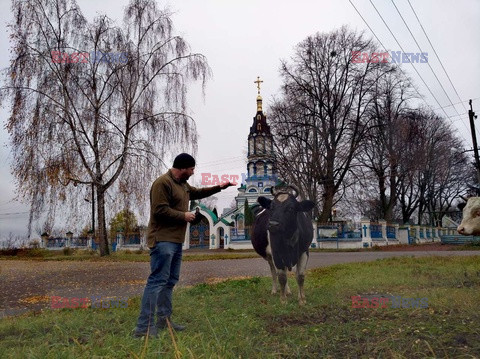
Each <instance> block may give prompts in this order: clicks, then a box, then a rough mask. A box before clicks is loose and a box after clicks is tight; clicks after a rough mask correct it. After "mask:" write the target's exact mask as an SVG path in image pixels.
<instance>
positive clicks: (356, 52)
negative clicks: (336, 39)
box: [352, 51, 361, 64]
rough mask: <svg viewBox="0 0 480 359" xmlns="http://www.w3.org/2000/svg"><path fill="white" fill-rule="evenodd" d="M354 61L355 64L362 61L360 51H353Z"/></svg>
mask: <svg viewBox="0 0 480 359" xmlns="http://www.w3.org/2000/svg"><path fill="white" fill-rule="evenodd" d="M352 62H353V63H354V64H358V63H360V62H361V61H360V51H352Z"/></svg>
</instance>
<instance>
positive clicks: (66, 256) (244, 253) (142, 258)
mask: <svg viewBox="0 0 480 359" xmlns="http://www.w3.org/2000/svg"><path fill="white" fill-rule="evenodd" d="M12 251H13V250H4V251H3V252H8V253H9V254H2V251H0V260H19V259H21V260H34V261H94V262H150V255H149V251H146V250H145V251H142V250H133V251H132V250H121V251H117V252H111V253H110V255H109V256H104V257H100V255H99V252H98V251H94V250H84V249H69V248H65V249H64V250H47V249H20V250H16V252H12ZM12 253H15V254H12ZM242 258H258V254H256V253H255V252H254V251H253V249H252V250H235V251H233V250H232V251H224V250H222V251H218V250H209V251H202V252H196V251H195V250H190V251H184V252H183V259H182V260H183V261H186V262H190V261H206V260H214V259H242Z"/></svg>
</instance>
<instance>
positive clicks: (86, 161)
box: [2, 0, 210, 255]
mask: <svg viewBox="0 0 480 359" xmlns="http://www.w3.org/2000/svg"><path fill="white" fill-rule="evenodd" d="M13 11H14V14H15V17H14V18H15V20H14V22H13V23H12V24H11V25H10V30H11V36H12V41H13V44H12V51H13V59H12V62H11V65H10V67H9V69H8V74H7V75H8V76H7V78H6V80H5V82H6V86H5V87H4V88H3V91H2V99H3V100H4V99H10V100H11V115H10V118H9V120H8V125H7V128H8V131H9V133H10V136H11V142H12V148H13V156H14V161H13V163H14V164H13V166H12V173H13V174H14V175H15V176H16V178H17V181H18V182H17V184H18V190H19V193H20V194H21V195H23V196H24V197H26V198H27V199H28V200H29V201H30V202H31V217H30V223H31V222H32V220H33V219H38V216H39V215H40V214H41V213H42V212H43V211H44V210H45V208H48V216H47V223H49V224H48V226H49V227H51V226H52V225H51V223H53V221H54V218H55V210H56V209H57V208H58V207H59V205H61V204H64V203H66V202H67V199H71V198H82V201H83V197H84V195H85V193H84V192H85V191H86V189H87V188H88V187H89V186H88V185H93V187H94V188H95V192H96V199H97V204H98V206H97V218H98V236H99V238H100V240H101V241H100V243H101V244H100V253H101V255H106V254H108V253H109V250H108V239H107V231H106V201H107V199H108V196H107V194H108V193H109V194H110V196H112V199H111V203H113V202H115V200H116V199H118V198H126V197H128V198H129V199H130V200H131V201H133V202H134V203H137V204H138V205H139V206H140V207H142V205H141V203H147V202H148V201H147V200H146V196H147V195H148V186H149V184H150V183H151V181H152V178H153V176H156V175H157V174H158V172H159V170H160V169H162V167H163V166H164V163H163V158H164V157H165V156H166V155H167V154H169V153H170V151H176V150H178V149H184V150H190V151H193V152H194V151H195V150H196V139H197V138H196V129H195V123H194V121H193V119H192V118H191V117H190V116H188V114H187V108H186V93H187V85H188V83H189V82H190V81H191V80H201V81H202V83H203V84H205V81H206V79H207V78H208V77H209V75H210V69H209V67H208V65H207V62H206V59H205V58H204V56H203V55H201V54H195V53H191V52H190V49H189V47H188V45H187V43H186V42H185V41H184V40H183V39H182V38H181V37H179V36H175V35H174V34H173V27H172V21H171V14H170V13H169V12H168V11H161V10H159V9H158V8H157V5H156V2H155V1H154V0H131V2H130V3H129V5H128V6H127V7H126V10H125V15H124V25H123V27H122V28H119V27H116V26H114V25H113V23H112V21H111V20H110V19H108V18H107V17H106V16H99V17H97V18H96V19H95V20H94V22H93V23H91V24H89V23H88V22H87V21H86V20H85V18H84V16H83V15H82V13H81V11H80V9H79V8H78V6H77V4H76V2H75V1H74V0H24V1H13ZM86 53H88V54H89V56H88V57H87V56H86V55H82V54H86ZM76 54H80V55H76ZM99 54H100V58H99V57H98V56H99ZM105 54H107V55H105ZM79 58H80V60H81V61H75V60H79ZM84 60H87V61H84ZM69 183H73V184H75V185H77V184H84V185H87V186H80V187H84V190H80V191H79V190H75V189H73V186H69V185H68V184H69ZM70 202H71V203H78V201H70Z"/></svg>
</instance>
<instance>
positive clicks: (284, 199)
mask: <svg viewBox="0 0 480 359" xmlns="http://www.w3.org/2000/svg"><path fill="white" fill-rule="evenodd" d="M258 203H260V205H261V206H262V207H263V208H266V209H269V210H270V220H269V223H268V230H269V231H270V233H285V234H286V235H291V234H293V233H294V232H295V231H296V229H297V213H298V212H308V211H310V210H312V208H313V207H315V203H314V202H312V201H309V200H304V201H301V202H299V201H297V199H296V198H295V196H294V195H292V194H291V193H285V192H281V193H278V194H276V195H275V197H274V199H273V200H271V199H268V198H266V197H258Z"/></svg>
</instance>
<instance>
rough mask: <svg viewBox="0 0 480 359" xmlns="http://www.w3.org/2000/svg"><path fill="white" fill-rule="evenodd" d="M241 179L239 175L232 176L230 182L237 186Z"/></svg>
mask: <svg viewBox="0 0 480 359" xmlns="http://www.w3.org/2000/svg"><path fill="white" fill-rule="evenodd" d="M239 178H240V176H239V175H230V182H232V183H233V184H234V185H236V184H237V181H238V179H239Z"/></svg>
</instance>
